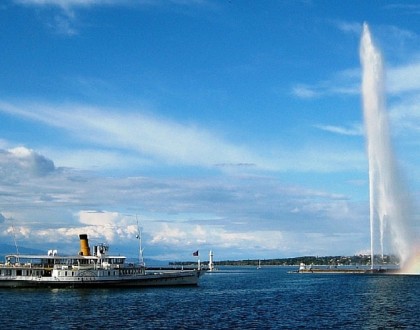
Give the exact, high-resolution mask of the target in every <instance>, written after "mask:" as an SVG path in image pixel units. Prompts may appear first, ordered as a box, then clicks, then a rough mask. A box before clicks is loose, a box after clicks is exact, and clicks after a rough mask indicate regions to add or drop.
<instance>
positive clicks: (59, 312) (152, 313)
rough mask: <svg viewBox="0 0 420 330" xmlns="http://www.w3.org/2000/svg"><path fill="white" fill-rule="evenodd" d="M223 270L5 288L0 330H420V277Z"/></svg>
mask: <svg viewBox="0 0 420 330" xmlns="http://www.w3.org/2000/svg"><path fill="white" fill-rule="evenodd" d="M288 270H290V269H288V268H282V267H280V268H262V269H259V270H257V269H255V268H226V269H222V270H220V271H217V272H213V273H207V274H206V275H205V276H204V277H202V278H201V282H200V286H198V287H185V288H148V289H99V290H98V289H84V290H77V289H0V324H1V328H2V329H7V328H11V329H40V328H44V329H89V328H90V329H112V328H121V329H127V328H134V329H239V328H241V329H297V328H301V329H420V323H419V317H420V276H402V275H351V274H344V275H339V274H288V273H287V271H288Z"/></svg>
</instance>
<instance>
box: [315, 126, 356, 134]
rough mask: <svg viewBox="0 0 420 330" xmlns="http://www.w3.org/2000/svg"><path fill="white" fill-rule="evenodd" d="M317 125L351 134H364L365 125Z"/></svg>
mask: <svg viewBox="0 0 420 330" xmlns="http://www.w3.org/2000/svg"><path fill="white" fill-rule="evenodd" d="M315 127H317V128H319V129H321V130H324V131H327V132H331V133H335V134H339V135H349V136H362V135H363V127H362V125H361V124H353V125H351V126H350V127H343V126H333V125H316V126H315Z"/></svg>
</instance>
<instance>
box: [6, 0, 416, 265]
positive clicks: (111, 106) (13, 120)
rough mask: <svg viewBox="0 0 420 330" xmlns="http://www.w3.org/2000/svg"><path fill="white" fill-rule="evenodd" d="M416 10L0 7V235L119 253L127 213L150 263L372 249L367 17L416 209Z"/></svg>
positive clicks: (152, 2)
mask: <svg viewBox="0 0 420 330" xmlns="http://www.w3.org/2000/svg"><path fill="white" fill-rule="evenodd" d="M419 16H420V5H419V4H418V3H417V2H416V1H411V2H410V1H401V2H398V1H380V2H373V1H369V2H368V1H340V2H338V1H309V0H308V1H237V0H230V1H228V0H226V1H222V0H220V1H215V0H137V1H136V0H107V1H105V0H104V1H99V0H67V1H65V0H6V1H4V2H2V4H1V5H0V29H1V30H0V31H1V33H0V44H1V47H0V134H1V135H0V235H1V240H2V241H3V242H4V243H9V244H13V233H14V235H15V237H16V239H17V241H18V243H19V244H20V245H23V246H28V245H33V246H35V247H38V248H42V249H51V248H57V247H58V248H59V249H60V250H61V251H65V252H75V250H77V249H78V242H77V235H78V234H79V233H87V234H89V237H90V240H91V241H93V242H101V241H107V242H109V243H110V244H111V245H112V247H113V248H114V251H118V252H121V253H125V254H127V255H130V256H131V255H135V254H136V240H135V234H136V217H137V218H138V219H139V220H140V222H141V225H142V227H143V230H144V235H143V236H144V245H145V254H146V256H147V257H150V258H158V259H165V260H184V259H191V253H192V252H193V251H195V250H197V249H199V250H200V252H201V254H202V255H204V256H203V259H205V258H206V255H207V253H208V251H209V250H210V249H212V250H213V251H214V253H215V258H216V259H243V258H244V259H248V258H255V259H256V258H276V257H292V256H299V255H336V254H345V255H352V254H356V253H367V252H368V251H369V246H370V241H369V206H368V177H367V168H368V166H367V159H366V155H365V142H364V137H363V123H362V110H361V96H360V79H361V78H360V77H361V71H360V70H361V69H360V60H359V44H360V35H361V29H362V24H363V22H365V21H366V22H367V23H368V24H369V26H370V29H371V31H372V33H373V36H374V39H375V42H376V44H377V45H378V46H379V47H380V48H381V50H382V52H383V55H384V58H385V62H386V74H387V80H386V89H387V108H388V111H389V116H390V121H391V128H392V139H393V144H394V147H395V152H396V154H397V158H398V162H399V165H400V169H401V173H402V176H403V177H404V180H405V181H406V183H407V187H408V189H409V191H410V194H411V197H412V200H413V204H416V201H417V200H418V199H419V198H420V196H419V191H420V190H419V189H420V185H419V184H420V172H419V170H418V168H419V166H418V162H419V161H418V160H419V150H420V148H419V142H418V141H419V135H420V134H419V128H420V106H419V104H420V102H419V101H420V79H419V78H418V77H419V76H420V47H419V45H420V42H419V41H420V24H419V23H418V21H419ZM413 217H414V218H415V219H417V213H416V214H414V215H413ZM413 230H418V228H417V227H414V228H413Z"/></svg>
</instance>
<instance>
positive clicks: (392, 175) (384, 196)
mask: <svg viewBox="0 0 420 330" xmlns="http://www.w3.org/2000/svg"><path fill="white" fill-rule="evenodd" d="M360 59H361V64H362V69H363V77H362V95H363V114H364V122H365V134H366V143H367V154H368V160H369V199H370V212H369V213H370V233H371V262H372V268H373V267H374V255H375V251H376V254H382V255H383V254H384V249H385V247H387V248H389V249H391V251H392V252H393V253H396V254H397V255H398V257H399V259H400V263H401V266H402V267H404V265H405V264H406V263H407V262H408V261H409V259H410V258H411V253H412V251H411V249H412V244H411V243H412V242H411V237H410V235H409V232H408V228H409V227H408V219H409V218H410V216H411V214H410V207H409V205H408V204H409V203H408V202H407V195H408V194H407V193H406V190H405V189H403V187H402V184H401V180H400V178H399V177H398V173H397V166H396V161H395V158H394V155H393V152H392V148H391V140H390V133H389V125H388V118H387V112H386V106H385V88H384V81H385V76H384V70H383V63H382V56H381V53H380V51H379V50H378V48H377V47H376V46H375V45H374V43H373V41H372V36H371V34H370V31H369V27H368V25H367V24H366V23H365V24H364V25H363V34H362V40H361V45H360ZM378 249H379V250H380V251H378Z"/></svg>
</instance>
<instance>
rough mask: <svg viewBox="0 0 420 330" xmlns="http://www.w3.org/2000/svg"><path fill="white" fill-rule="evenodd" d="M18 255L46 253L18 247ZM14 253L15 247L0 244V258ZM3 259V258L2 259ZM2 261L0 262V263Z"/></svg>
mask: <svg viewBox="0 0 420 330" xmlns="http://www.w3.org/2000/svg"><path fill="white" fill-rule="evenodd" d="M18 249H19V254H45V253H46V251H44V250H39V249H31V248H26V247H24V246H19V247H18ZM13 253H16V246H14V245H11V244H1V243H0V256H2V257H4V256H5V255H6V254H13ZM2 259H3V258H2ZM1 261H3V260H0V262H1Z"/></svg>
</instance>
